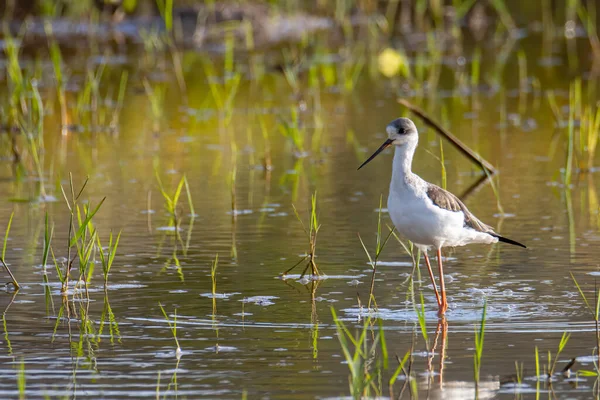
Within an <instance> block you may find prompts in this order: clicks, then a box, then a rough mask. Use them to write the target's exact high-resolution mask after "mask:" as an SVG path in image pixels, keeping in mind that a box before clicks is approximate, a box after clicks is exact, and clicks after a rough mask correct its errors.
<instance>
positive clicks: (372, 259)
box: [358, 195, 394, 309]
mask: <svg viewBox="0 0 600 400" xmlns="http://www.w3.org/2000/svg"><path fill="white" fill-rule="evenodd" d="M382 208H383V195H381V196H379V212H378V213H377V241H376V244H375V256H374V257H371V253H369V251H368V250H367V246H365V243H364V242H363V240H362V238H361V237H360V233H359V234H358V239H359V240H360V244H361V245H362V247H363V249H364V251H365V254H366V255H367V258H368V259H369V264H370V265H371V268H373V273H372V274H371V287H370V290H369V302H368V308H369V309H370V308H371V299H373V291H374V289H375V273H376V272H377V261H378V260H379V256H380V255H381V252H382V251H383V248H384V247H385V245H386V244H387V242H388V240H390V238H391V237H392V233H393V232H394V230H393V229H390V232H389V233H388V234H387V236H386V237H385V239H383V241H382V237H383V236H382V233H381V227H382V225H381V215H382Z"/></svg>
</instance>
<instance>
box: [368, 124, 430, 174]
mask: <svg viewBox="0 0 600 400" xmlns="http://www.w3.org/2000/svg"><path fill="white" fill-rule="evenodd" d="M385 131H386V132H387V134H388V139H387V140H386V141H385V142H383V144H382V145H381V147H379V148H378V149H377V151H375V153H373V155H372V156H371V157H369V158H368V159H367V161H365V162H364V163H362V164H361V166H360V167H358V169H361V168H362V167H364V166H365V165H367V164H368V163H369V161H371V160H372V159H374V158H375V157H377V155H378V154H379V153H381V152H382V151H383V150H385V149H387V148H388V147H390V146H392V145H393V146H406V145H412V146H414V147H416V145H417V143H418V142H419V132H418V131H417V127H416V126H415V123H414V122H412V121H411V120H410V119H408V118H397V119H395V120H393V121H392V122H390V123H389V124H388V126H387V127H386V128H385ZM413 151H414V148H413Z"/></svg>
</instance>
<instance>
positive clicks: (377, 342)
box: [331, 307, 411, 399]
mask: <svg viewBox="0 0 600 400" xmlns="http://www.w3.org/2000/svg"><path fill="white" fill-rule="evenodd" d="M331 315H332V316H333V321H334V323H335V327H336V332H337V337H338V340H339V342H340V346H341V349H342V353H343V355H344V359H345V362H346V365H347V366H348V370H349V372H350V377H349V379H348V381H349V390H350V393H351V395H352V397H354V398H355V399H363V398H370V397H371V396H375V397H379V396H381V395H382V393H383V388H382V386H381V383H382V373H383V371H384V370H387V369H388V364H389V361H388V358H389V354H388V346H387V342H386V340H385V333H384V329H383V323H382V321H381V320H377V326H378V329H377V332H376V333H375V332H370V330H371V328H373V327H374V324H373V322H374V321H373V320H372V319H371V317H369V318H367V319H365V320H364V322H363V325H362V327H361V328H360V329H359V331H358V332H357V334H356V335H353V334H352V333H351V332H350V330H349V329H348V327H346V325H345V324H344V322H343V321H341V320H340V319H339V318H338V316H337V314H336V312H335V309H334V308H333V307H331ZM368 333H371V335H369V334H368ZM369 337H372V341H371V343H369ZM410 354H411V350H409V351H407V352H406V354H405V355H404V357H403V358H402V360H400V359H399V358H398V357H397V356H396V359H397V361H398V366H397V367H396V369H395V370H394V371H393V373H392V374H391V376H390V378H389V380H388V386H389V391H390V394H391V393H393V385H394V383H395V382H396V380H397V378H398V375H400V373H401V372H402V371H404V365H405V364H406V362H407V361H408V360H409V357H410ZM406 380H407V381H410V380H411V378H410V376H407V377H406ZM392 397H393V396H392Z"/></svg>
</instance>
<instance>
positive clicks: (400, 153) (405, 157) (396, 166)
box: [391, 141, 417, 186]
mask: <svg viewBox="0 0 600 400" xmlns="http://www.w3.org/2000/svg"><path fill="white" fill-rule="evenodd" d="M395 147H396V149H395V151H394V163H393V167H392V183H391V185H392V186H396V185H404V183H405V182H406V178H407V177H410V176H411V175H412V174H413V173H412V171H411V166H412V160H413V156H414V154H415V150H416V148H417V142H416V141H414V142H408V143H405V144H403V145H401V146H395Z"/></svg>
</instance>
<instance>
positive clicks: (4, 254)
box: [0, 211, 20, 290]
mask: <svg viewBox="0 0 600 400" xmlns="http://www.w3.org/2000/svg"><path fill="white" fill-rule="evenodd" d="M14 215H15V212H14V211H13V212H12V213H10V218H9V219H8V224H7V225H6V230H5V231H4V242H3V243H2V257H1V258H0V262H2V266H3V267H4V269H5V270H6V272H7V273H8V275H9V276H10V279H11V280H12V284H13V286H14V287H15V289H16V290H19V289H20V286H19V283H18V282H17V279H16V278H15V276H14V275H13V273H12V272H11V270H10V268H9V267H8V265H7V264H6V261H5V260H6V244H7V243H8V234H9V233H10V227H11V225H12V220H13V217H14Z"/></svg>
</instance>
